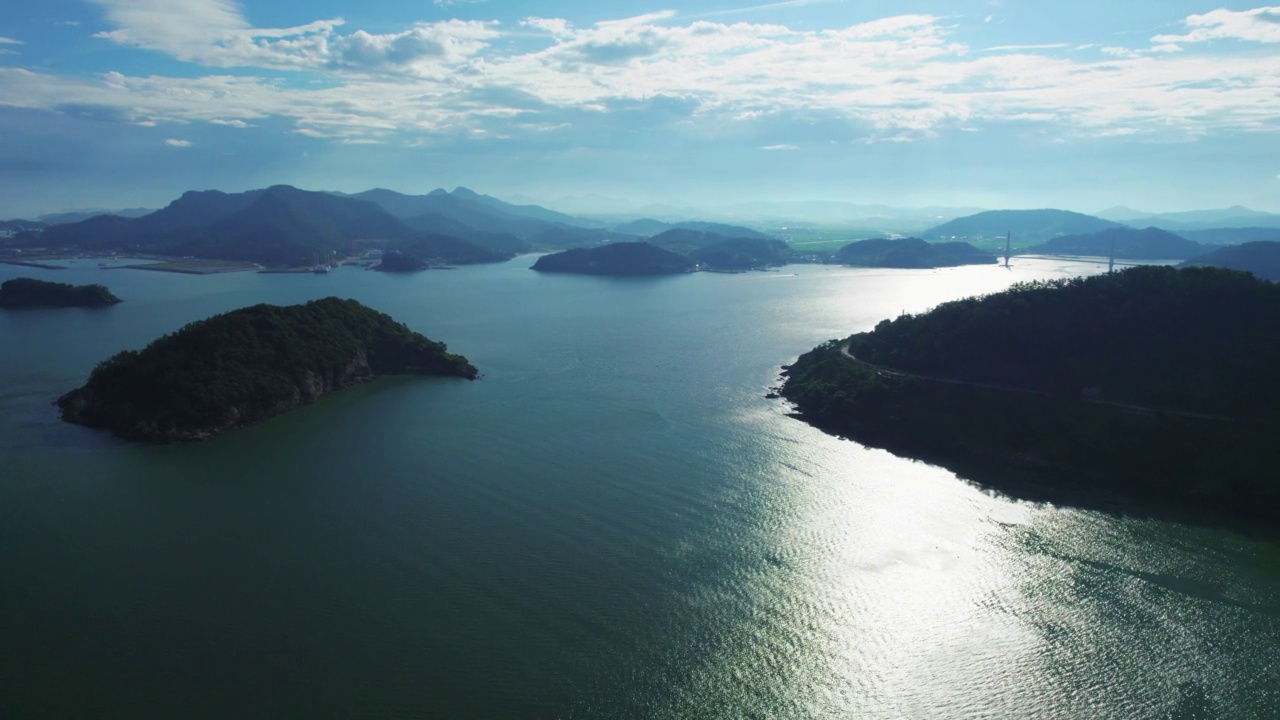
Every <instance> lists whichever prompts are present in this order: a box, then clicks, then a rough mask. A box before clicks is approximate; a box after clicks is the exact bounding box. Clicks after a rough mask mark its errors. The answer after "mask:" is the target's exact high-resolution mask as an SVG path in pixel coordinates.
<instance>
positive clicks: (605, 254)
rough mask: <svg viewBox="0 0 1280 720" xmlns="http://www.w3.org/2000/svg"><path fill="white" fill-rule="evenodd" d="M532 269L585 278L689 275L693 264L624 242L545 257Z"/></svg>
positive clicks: (643, 244) (651, 247) (644, 244)
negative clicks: (593, 276)
mask: <svg viewBox="0 0 1280 720" xmlns="http://www.w3.org/2000/svg"><path fill="white" fill-rule="evenodd" d="M533 269H534V270H539V271H541V272H562V273H578V274H583V275H671V274H675V273H683V272H688V271H689V270H691V269H692V263H691V262H690V261H689V259H688V258H686V257H685V256H683V255H680V254H677V253H674V252H671V251H670V250H664V249H662V248H660V247H658V246H656V245H652V244H650V243H647V242H621V243H612V244H609V245H601V246H600V247H595V248H575V249H572V250H565V251H564V252H559V253H554V254H551V255H543V256H542V257H540V258H538V260H537V262H535V263H534V264H533Z"/></svg>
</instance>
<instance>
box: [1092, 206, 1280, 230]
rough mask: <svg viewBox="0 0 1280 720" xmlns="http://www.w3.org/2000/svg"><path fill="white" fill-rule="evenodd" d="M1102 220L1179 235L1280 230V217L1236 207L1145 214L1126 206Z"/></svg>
mask: <svg viewBox="0 0 1280 720" xmlns="http://www.w3.org/2000/svg"><path fill="white" fill-rule="evenodd" d="M1098 217H1101V218H1104V219H1106V220H1113V221H1115V222H1121V223H1124V224H1126V225H1133V226H1135V227H1158V228H1161V229H1164V230H1172V231H1174V232H1178V231H1180V230H1210V229H1215V228H1252V227H1269V228H1280V215H1277V214H1275V213H1268V212H1262V211H1259V210H1250V209H1249V208H1247V207H1244V206H1243V205H1234V206H1232V207H1229V208H1222V209H1219V210H1189V211H1186V212H1171V213H1144V212H1142V211H1140V210H1134V209H1132V208H1127V207H1124V206H1117V207H1113V208H1109V209H1107V210H1103V211H1102V212H1100V213H1098Z"/></svg>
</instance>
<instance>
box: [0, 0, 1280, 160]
mask: <svg viewBox="0 0 1280 720" xmlns="http://www.w3.org/2000/svg"><path fill="white" fill-rule="evenodd" d="M95 2H98V3H99V4H100V5H102V6H103V7H105V8H107V10H108V12H107V15H108V19H109V20H110V21H111V22H112V23H114V24H115V25H116V26H117V27H116V29H114V30H112V31H110V32H108V33H106V34H104V37H106V38H108V39H110V40H112V41H115V42H120V43H125V44H128V45H133V46H138V47H147V48H150V49H153V50H159V51H162V52H168V53H170V54H171V55H173V56H174V57H177V58H180V59H184V60H189V61H191V62H200V63H204V64H206V65H209V66H214V67H229V66H237V67H250V68H252V67H262V68H270V69H288V70H297V71H306V74H305V75H298V76H296V77H301V78H304V79H305V80H308V81H310V80H321V81H322V82H319V83H311V82H299V83H287V82H281V81H280V80H279V79H278V76H274V75H266V74H264V76H263V77H254V76H253V73H252V72H251V71H249V72H241V73H239V74H237V75H234V76H233V75H230V74H211V75H205V76H197V77H193V78H178V77H163V76H150V77H134V76H126V75H123V74H121V73H108V74H106V75H104V76H103V77H102V78H100V79H98V80H93V79H85V78H80V77H69V76H58V75H53V74H44V73H35V72H31V71H28V70H22V69H19V68H13V67H0V104H3V105H9V106H17V107H27V108H40V109H46V110H55V111H56V110H59V109H62V108H68V107H75V108H85V107H91V108H105V109H109V110H110V111H111V112H112V113H115V114H116V115H117V116H119V117H122V118H124V119H125V120H126V121H129V122H135V123H137V122H148V123H150V122H156V123H187V122H210V123H216V124H220V125H225V126H231V127H249V126H251V125H255V124H258V125H260V124H261V123H262V121H263V120H265V119H267V118H284V119H287V120H290V121H292V122H293V124H294V129H295V131H296V132H298V133H301V134H303V135H309V136H313V137H323V138H335V139H338V140H342V141H345V142H358V141H385V140H388V139H391V138H392V137H393V136H395V135H397V134H403V135H407V136H408V139H410V140H411V139H412V138H415V137H421V136H427V135H433V134H455V135H457V136H459V137H464V136H474V135H475V134H476V133H487V136H488V137H501V136H503V135H504V133H507V134H509V133H511V132H524V133H525V134H531V133H534V132H542V131H541V130H539V129H538V128H548V127H550V128H559V127H564V126H565V123H566V122H571V121H572V122H576V119H575V118H581V117H582V116H583V115H586V116H591V117H599V116H603V115H605V114H607V113H613V112H617V113H632V118H631V119H629V120H628V122H634V123H646V122H647V123H665V124H668V125H670V126H672V127H680V128H685V129H687V131H688V132H691V133H701V134H702V135H703V136H705V137H714V136H715V135H716V134H717V133H740V132H746V131H745V130H743V129H742V128H747V127H760V128H764V127H767V126H768V124H769V123H775V122H779V121H780V120H779V119H780V118H799V119H798V120H797V122H800V123H804V122H812V121H813V120H812V119H813V118H819V119H820V120H821V122H825V123H829V124H838V125H840V126H841V127H843V128H846V130H845V131H842V132H844V134H845V136H846V139H848V140H868V141H895V142H900V141H906V140H910V139H913V138H920V137H927V136H929V135H930V134H932V133H936V132H938V131H939V130H941V129H944V128H948V127H954V128H961V129H971V128H974V127H980V126H981V125H982V124H983V123H1004V122H1017V123H1024V124H1028V123H1029V124H1036V125H1039V126H1041V127H1042V128H1044V129H1045V130H1046V131H1047V132H1049V133H1052V134H1058V135H1062V136H1066V135H1072V134H1085V135H1095V136H1097V135H1106V134H1115V133H1149V134H1162V135H1168V134H1170V133H1173V134H1180V135H1184V136H1194V135H1198V134H1203V133H1206V132H1212V131H1215V130H1218V129H1224V128H1229V129H1233V130H1268V129H1271V130H1274V118H1275V117H1277V116H1280V100H1278V99H1277V95H1276V88H1277V87H1280V63H1276V62H1275V61H1274V58H1271V57H1264V56H1258V55H1256V54H1241V53H1236V54H1230V55H1226V56H1221V55H1219V56H1213V55H1210V54H1208V53H1206V52H1203V48H1201V50H1202V51H1201V52H1193V51H1192V50H1194V48H1195V47H1196V46H1195V45H1194V42H1197V41H1192V40H1187V39H1185V37H1186V36H1182V39H1180V40H1178V42H1164V43H1162V45H1169V46H1177V48H1178V49H1181V48H1182V46H1181V45H1179V44H1178V43H1187V44H1189V46H1190V47H1191V48H1192V50H1187V51H1183V52H1175V51H1174V50H1175V48H1174V47H1167V48H1166V47H1159V46H1157V47H1154V48H1145V49H1141V50H1135V49H1130V48H1124V47H1104V48H1100V49H1099V50H1098V51H1097V52H1099V53H1100V55H1095V54H1093V53H1089V54H1088V56H1087V57H1086V55H1085V54H1081V53H1074V52H1071V53H1064V52H1061V50H1062V48H1063V46H1061V45H1057V44H1054V45H1024V46H1002V47H997V48H988V50H993V51H999V52H989V53H985V52H983V53H973V52H970V49H969V48H968V47H967V46H966V45H964V44H962V43H959V42H956V41H955V40H954V39H953V33H954V31H955V28H954V26H953V25H952V24H951V23H953V22H955V21H954V20H947V19H943V18H938V17H934V16H931V15H903V16H895V17H889V18H883V19H879V20H875V21H872V22H867V23H860V24H856V25H852V26H848V27H843V28H834V29H826V30H797V29H793V28H790V27H786V26H783V25H773V24H758V23H732V24H726V23H719V22H709V21H706V20H688V21H680V19H679V18H678V17H677V16H675V15H674V14H673V13H671V12H661V13H651V14H648V15H642V16H638V17H631V18H623V19H621V20H616V21H609V22H602V23H597V24H595V25H591V26H588V27H581V28H579V27H575V26H573V25H571V24H570V23H568V22H566V21H565V20H562V19H555V18H550V19H548V18H536V17H531V18H526V19H525V20H523V21H521V23H520V27H519V28H513V29H511V30H504V28H502V27H501V26H499V25H497V24H495V23H485V22H464V21H460V20H451V21H445V22H438V23H420V24H417V25H414V26H412V27H410V28H408V29H406V30H403V31H401V32H389V33H383V34H374V33H369V32H366V31H364V30H356V31H354V32H349V33H346V34H339V33H338V29H339V28H340V27H342V26H341V21H340V20H327V21H319V22H315V23H310V24H307V25H303V26H299V27H296V28H286V29H262V28H253V27H250V26H249V24H248V23H247V22H246V21H245V19H244V18H243V16H242V15H241V14H240V12H239V7H238V6H237V5H234V4H232V3H229V2H225V1H223V0H205V1H204V2H198V1H197V0H173V1H172V2H170V1H169V0H95ZM1216 12H1217V11H1215V13H1216ZM1215 13H1209V14H1207V15H1206V16H1193V18H1199V17H1210V16H1214V17H1219V20H1221V16H1216V15H1215ZM1250 13H1253V14H1250ZM1236 15H1248V16H1249V17H1250V18H1252V20H1250V22H1253V23H1257V22H1263V23H1266V22H1269V21H1268V20H1266V19H1263V20H1258V17H1266V16H1261V15H1258V14H1257V13H1256V12H1255V11H1249V13H1236V14H1232V15H1231V16H1230V18H1231V22H1232V23H1236V24H1237V25H1238V24H1239V23H1238V21H1239V18H1237V17H1236ZM977 21H978V19H977V18H975V19H974V20H973V21H972V22H977ZM1196 22H1197V23H1200V24H1198V25H1195V27H1196V28H1199V29H1205V28H1209V27H1220V26H1222V23H1221V22H1219V23H1218V24H1216V25H1215V24H1213V23H1208V22H1207V21H1205V22H1201V21H1196ZM1215 22H1217V21H1215ZM1222 22H1226V21H1225V20H1224V21H1222ZM1188 23H1189V24H1193V23H1192V20H1190V19H1189V20H1188ZM1277 26H1278V27H1280V25H1277ZM1232 27H1236V25H1232ZM1241 27H1243V26H1241ZM1237 30H1238V28H1237ZM530 31H534V32H533V33H532V38H531V37H530V36H531V33H530ZM1233 32H1236V34H1237V35H1239V34H1240V33H1239V32H1237V31H1233ZM1192 34H1194V31H1193V33H1192ZM1255 34H1256V33H1255ZM517 35H518V36H519V37H518V38H515V39H516V40H517V41H518V42H516V43H515V44H512V43H507V42H503V40H504V39H505V38H507V37H508V36H517ZM1157 39H1159V38H1157ZM530 45H533V47H530ZM645 112H648V113H649V114H648V115H645V114H643V113H645ZM574 113H577V114H578V115H577V116H575V115H573V114H574ZM770 136H771V135H769V134H765V133H763V132H762V133H761V137H760V138H759V139H756V140H755V141H753V142H752V143H751V144H752V145H754V146H758V147H764V148H773V149H778V150H781V149H784V148H783V147H782V146H772V145H761V142H762V140H763V139H764V138H768V137H770ZM779 136H781V137H795V136H794V135H791V134H788V133H779V132H775V133H773V134H772V137H779Z"/></svg>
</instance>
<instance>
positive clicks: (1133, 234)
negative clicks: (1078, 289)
mask: <svg viewBox="0 0 1280 720" xmlns="http://www.w3.org/2000/svg"><path fill="white" fill-rule="evenodd" d="M1205 250H1206V248H1205V247H1204V246H1203V245H1201V244H1200V243H1197V242H1192V241H1190V240H1187V239H1186V238H1183V237H1179V236H1177V235H1174V234H1173V233H1171V232H1167V231H1165V230H1161V229H1159V228H1153V227H1149V228H1146V229H1144V230H1137V229H1134V228H1130V227H1113V228H1108V229H1106V230H1100V231H1098V232H1094V233H1087V234H1083V235H1062V236H1060V237H1056V238H1051V239H1049V240H1047V241H1045V242H1043V243H1041V244H1039V245H1033V246H1031V247H1029V248H1024V249H1023V250H1022V251H1021V252H1023V253H1029V254H1042V255H1096V256H1101V257H1108V256H1112V255H1113V253H1114V257H1116V258H1118V259H1124V260H1184V259H1186V258H1190V257H1195V256H1197V255H1201V254H1203V253H1204V252H1205Z"/></svg>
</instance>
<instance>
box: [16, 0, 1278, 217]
mask: <svg viewBox="0 0 1280 720" xmlns="http://www.w3.org/2000/svg"><path fill="white" fill-rule="evenodd" d="M280 183H286V184H291V185H296V186H298V187H303V188H307V189H313V190H318V189H325V190H340V191H346V192H358V191H360V190H365V189H368V188H371V187H386V188H391V189H394V190H399V191H402V192H408V193H423V192H428V191H430V190H432V189H434V188H437V187H445V188H453V187H455V186H459V185H462V186H467V187H470V188H472V189H474V190H477V191H480V192H485V193H489V194H492V195H496V196H498V197H520V198H528V199H532V200H536V201H539V202H543V203H544V204H547V205H549V206H553V207H554V206H555V205H556V202H557V201H558V200H560V201H563V202H570V201H572V202H574V203H578V204H582V203H587V204H589V203H590V202H592V199H593V198H595V199H597V200H598V202H600V203H602V204H618V203H623V202H625V203H634V204H637V205H638V204H644V203H650V202H654V203H675V204H680V205H686V206H687V205H698V206H704V207H711V206H716V205H725V204H740V203H749V202H752V201H761V200H836V201H844V202H850V203H883V204H888V205H893V206H897V207H921V206H947V205H950V206H976V207H987V208H1032V207H1061V208H1067V209H1073V210H1078V211H1082V212H1096V211H1100V210H1102V209H1104V208H1108V207H1111V206H1115V205H1125V206H1129V207H1133V208H1137V209H1140V210H1146V211H1152V212H1157V211H1175V210H1191V209H1202V208H1215V207H1226V206H1229V205H1236V204H1243V205H1246V206H1249V207H1252V208H1254V209H1260V210H1271V211H1280V6H1259V5H1256V4H1254V3H1251V2H1245V3H1235V2H1221V1H1217V2H1214V1H1212V0H1209V1H1207V2H1193V1H1189V0H1105V1H1100V0H1073V1H1072V2H1066V3H1059V2H1054V3H1050V2H1045V1H1043V0H1034V1H1033V0H949V1H946V2H940V1H937V0H935V1H933V2H923V1H913V0H897V1H894V2H888V1H882V2H871V1H868V0H844V1H842V0H790V1H787V0H782V1H775V2H768V1H767V0H755V1H754V2H753V1H752V0H738V1H737V2H734V1H732V0H701V1H698V2H680V3H668V4H665V5H663V4H655V3H652V2H644V3H641V2H630V1H621V2H603V1H599V0H592V1H588V0H549V1H546V2H538V3H533V2H514V1H507V0H487V1H486V0H434V1H433V0H414V1H413V2H407V1H404V0H378V1H377V2H369V1H368V0H366V1H365V2H359V3H356V2H350V0H342V1H340V0H312V1H311V2H305V3H304V2H296V1H294V2H281V1H278V0H255V1H253V2H235V0H82V1H76V0H12V1H10V2H5V3H3V4H0V218H12V217H31V216H35V215H38V214H41V213H45V212H52V211H58V210H64V209H72V208H123V207H160V206H163V205H165V204H167V203H168V202H169V201H170V200H172V199H174V198H176V197H177V196H178V195H180V194H181V193H182V192H183V191H186V190H191V189H219V190H224V191H228V192H234V191H241V190H247V189H251V188H257V187H265V186H269V185H274V184H280Z"/></svg>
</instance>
